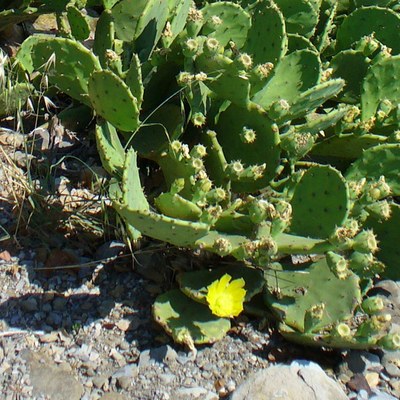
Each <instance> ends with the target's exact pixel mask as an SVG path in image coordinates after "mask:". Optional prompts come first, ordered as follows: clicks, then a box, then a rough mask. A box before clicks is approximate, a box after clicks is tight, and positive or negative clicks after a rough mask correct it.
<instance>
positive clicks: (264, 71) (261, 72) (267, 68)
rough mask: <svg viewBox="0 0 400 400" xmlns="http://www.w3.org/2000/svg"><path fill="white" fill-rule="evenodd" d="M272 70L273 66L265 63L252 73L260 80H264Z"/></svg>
mask: <svg viewBox="0 0 400 400" xmlns="http://www.w3.org/2000/svg"><path fill="white" fill-rule="evenodd" d="M273 69H274V64H272V63H271V62H267V63H265V64H259V65H257V66H256V67H255V68H254V73H255V74H256V76H257V77H258V78H260V79H265V78H267V77H268V76H269V74H270V73H271V71H272V70H273Z"/></svg>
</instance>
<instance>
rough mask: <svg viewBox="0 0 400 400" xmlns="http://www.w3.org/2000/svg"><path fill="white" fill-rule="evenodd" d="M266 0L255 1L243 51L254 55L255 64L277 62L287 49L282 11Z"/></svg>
mask: <svg viewBox="0 0 400 400" xmlns="http://www.w3.org/2000/svg"><path fill="white" fill-rule="evenodd" d="M266 3H267V2H266V1H260V2H257V3H255V6H254V7H252V9H251V10H250V13H251V17H252V18H251V20H252V23H251V27H250V29H249V32H248V34H247V41H246V45H245V46H244V47H243V51H245V52H246V53H248V54H250V55H251V56H252V57H253V61H254V64H264V63H266V62H271V63H273V64H276V63H277V62H278V60H279V59H281V58H282V57H283V56H284V55H285V53H286V50H287V36H286V28H285V22H284V19H283V15H282V13H281V12H280V11H279V9H278V8H277V7H276V6H272V7H268V6H267V4H266Z"/></svg>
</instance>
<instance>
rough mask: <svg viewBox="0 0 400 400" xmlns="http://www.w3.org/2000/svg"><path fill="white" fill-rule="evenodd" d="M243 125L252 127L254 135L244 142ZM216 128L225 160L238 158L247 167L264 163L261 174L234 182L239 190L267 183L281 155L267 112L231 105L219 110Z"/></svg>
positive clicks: (273, 174) (276, 134)
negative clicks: (250, 141)
mask: <svg viewBox="0 0 400 400" xmlns="http://www.w3.org/2000/svg"><path fill="white" fill-rule="evenodd" d="M243 128H248V129H253V130H254V131H255V134H256V139H255V140H254V142H253V143H243V141H242V139H241V132H242V130H243ZM216 131H217V139H218V142H219V143H220V144H221V146H222V148H223V149H224V154H225V157H226V159H227V161H228V162H230V161H236V160H240V161H242V163H243V164H245V166H246V167H247V166H250V165H255V164H258V165H260V164H263V163H266V170H265V173H264V176H263V177H262V178H260V179H257V180H254V181H252V182H243V183H240V182H236V183H235V185H236V187H237V188H238V189H239V190H241V191H242V190H243V191H254V190H257V189H259V188H262V187H265V186H267V184H268V182H269V181H270V180H271V179H273V178H274V176H275V171H276V169H277V167H278V165H279V157H280V150H279V146H278V142H279V132H278V131H277V129H274V126H273V124H272V122H271V121H270V120H269V119H268V118H267V116H266V115H264V114H260V113H259V112H258V111H246V110H244V109H242V108H239V107H236V106H234V105H231V106H230V107H229V108H228V109H227V110H226V111H224V112H223V113H222V114H221V116H220V119H219V121H218V124H217V126H216Z"/></svg>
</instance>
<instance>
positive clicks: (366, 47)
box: [355, 33, 381, 57]
mask: <svg viewBox="0 0 400 400" xmlns="http://www.w3.org/2000/svg"><path fill="white" fill-rule="evenodd" d="M380 46H381V44H380V43H379V41H378V40H376V39H375V33H372V34H371V35H368V36H364V37H362V38H361V39H360V40H359V41H358V42H357V44H356V47H355V49H356V50H360V51H362V52H363V54H364V55H365V56H366V57H370V56H371V55H372V54H373V53H375V52H376V51H377V50H378V49H379V48H380Z"/></svg>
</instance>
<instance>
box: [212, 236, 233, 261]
mask: <svg viewBox="0 0 400 400" xmlns="http://www.w3.org/2000/svg"><path fill="white" fill-rule="evenodd" d="M213 249H214V250H215V252H216V253H217V254H218V255H220V256H221V257H224V256H227V255H228V254H230V252H231V251H232V244H231V242H230V241H229V240H228V239H225V238H218V239H216V240H215V242H214V244H213Z"/></svg>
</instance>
